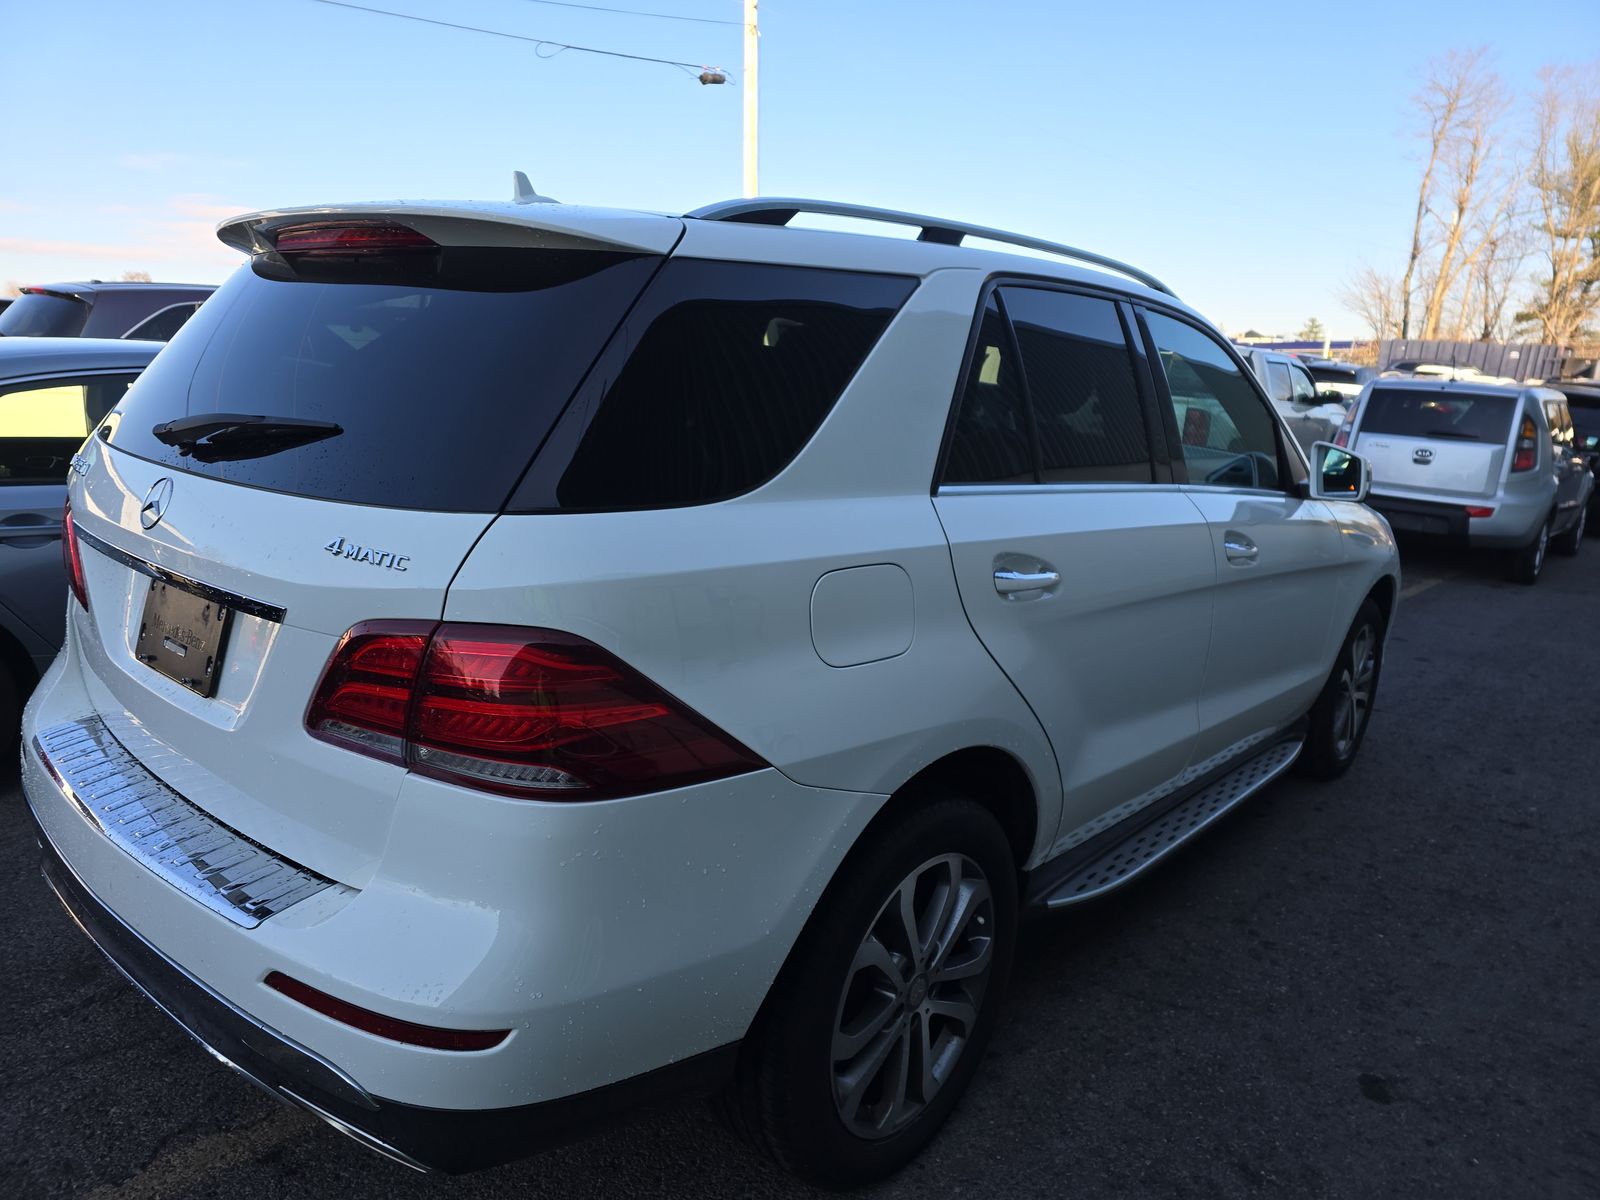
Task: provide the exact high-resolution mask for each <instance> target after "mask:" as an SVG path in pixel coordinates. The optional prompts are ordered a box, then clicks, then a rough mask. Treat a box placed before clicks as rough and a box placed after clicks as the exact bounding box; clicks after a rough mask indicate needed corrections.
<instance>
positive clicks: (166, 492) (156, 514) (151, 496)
mask: <svg viewBox="0 0 1600 1200" xmlns="http://www.w3.org/2000/svg"><path fill="white" fill-rule="evenodd" d="M171 503H172V477H171V476H170V475H163V476H162V477H161V478H160V479H158V480H156V481H155V482H154V483H152V484H151V485H150V490H149V491H148V492H146V493H145V494H144V507H143V508H141V509H140V510H139V524H141V525H143V526H144V527H145V528H146V529H154V528H155V527H156V526H157V525H159V524H160V523H161V518H162V517H164V516H166V515H167V505H169V504H171Z"/></svg>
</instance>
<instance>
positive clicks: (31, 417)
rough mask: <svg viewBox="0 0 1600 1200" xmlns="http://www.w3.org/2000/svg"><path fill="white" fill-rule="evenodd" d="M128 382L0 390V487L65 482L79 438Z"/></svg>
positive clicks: (111, 378)
mask: <svg viewBox="0 0 1600 1200" xmlns="http://www.w3.org/2000/svg"><path fill="white" fill-rule="evenodd" d="M134 378H135V376H134V375H133V374H132V373H129V374H125V375H91V376H86V377H82V378H57V379H50V380H33V381H32V382H29V383H23V384H16V385H12V386H10V387H5V388H0V485H4V484H8V483H65V482H66V480H67V464H68V463H69V462H70V461H71V459H72V456H73V454H75V453H76V452H77V450H78V447H79V446H81V445H82V444H83V439H84V437H85V436H86V435H87V434H88V432H89V430H90V429H92V428H93V427H94V426H95V425H96V424H97V423H98V422H99V421H100V420H101V418H103V417H104V416H105V415H106V413H108V412H110V411H111V409H112V407H113V406H114V405H115V404H116V403H117V401H118V400H120V399H122V394H123V393H124V392H126V391H127V390H128V385H129V384H131V383H132V382H133V381H134Z"/></svg>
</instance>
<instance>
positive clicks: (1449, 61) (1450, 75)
mask: <svg viewBox="0 0 1600 1200" xmlns="http://www.w3.org/2000/svg"><path fill="white" fill-rule="evenodd" d="M1486 53H1487V51H1486V50H1485V48H1483V47H1479V48H1478V49H1476V50H1468V51H1462V50H1452V51H1451V52H1450V53H1449V54H1446V55H1445V56H1444V57H1443V58H1436V59H1434V60H1433V61H1432V62H1430V63H1429V64H1428V78H1427V81H1426V82H1425V83H1424V84H1423V85H1422V90H1421V91H1420V92H1418V93H1417V94H1416V95H1415V96H1414V97H1413V98H1412V99H1413V102H1414V103H1415V104H1416V106H1417V108H1418V109H1420V110H1421V112H1422V117H1423V120H1424V123H1425V124H1426V126H1427V131H1426V134H1425V136H1426V137H1427V139H1428V162H1427V166H1425V167H1424V168H1423V170H1422V182H1421V183H1420V184H1418V186H1417V211H1416V215H1415V216H1414V217H1413V218H1412V222H1411V253H1410V255H1409V257H1407V259H1406V270H1405V274H1404V275H1402V276H1401V277H1400V336H1401V337H1409V336H1410V335H1411V297H1412V291H1413V285H1414V283H1415V280H1416V274H1417V267H1418V264H1419V263H1421V261H1422V256H1423V254H1424V253H1425V252H1426V251H1427V249H1428V242H1427V239H1426V233H1427V230H1428V215H1429V213H1430V211H1431V209H1432V204H1433V194H1434V186H1435V182H1436V177H1437V175H1438V173H1439V160H1440V158H1441V157H1442V156H1443V155H1444V154H1445V153H1446V151H1447V148H1448V147H1449V146H1450V144H1451V143H1452V141H1453V140H1454V139H1455V137H1456V127H1457V125H1458V124H1459V122H1460V120H1461V110H1462V106H1463V104H1464V103H1466V102H1467V101H1468V100H1469V95H1468V94H1469V92H1470V91H1471V85H1472V84H1473V82H1474V81H1475V79H1476V78H1477V76H1478V75H1479V73H1480V72H1481V71H1482V70H1483V69H1484V68H1483V62H1484V58H1485V54H1486Z"/></svg>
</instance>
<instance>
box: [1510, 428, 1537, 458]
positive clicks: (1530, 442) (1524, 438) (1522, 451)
mask: <svg viewBox="0 0 1600 1200" xmlns="http://www.w3.org/2000/svg"><path fill="white" fill-rule="evenodd" d="M1538 465H1539V427H1538V426H1537V425H1535V424H1534V423H1533V418H1532V417H1523V418H1522V428H1521V429H1520V430H1519V431H1518V433H1517V453H1516V457H1514V458H1513V459H1512V460H1511V469H1512V470H1513V471H1531V470H1533V468H1534V467H1536V466H1538Z"/></svg>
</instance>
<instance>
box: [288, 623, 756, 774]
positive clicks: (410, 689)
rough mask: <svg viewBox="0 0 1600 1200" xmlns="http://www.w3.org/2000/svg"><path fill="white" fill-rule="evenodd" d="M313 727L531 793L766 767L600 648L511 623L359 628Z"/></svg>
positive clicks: (326, 679) (335, 662)
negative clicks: (513, 625) (508, 624)
mask: <svg viewBox="0 0 1600 1200" xmlns="http://www.w3.org/2000/svg"><path fill="white" fill-rule="evenodd" d="M306 728H307V730H308V731H309V732H310V733H311V735H312V736H313V737H317V738H321V739H322V740H323V741H327V742H332V743H334V744H335V745H340V746H343V747H345V748H346V749H350V750H357V751H359V752H361V753H363V754H370V755H373V756H374V757H377V758H383V759H387V760H389V761H390V762H396V763H403V764H405V765H406V766H408V767H410V768H411V769H412V770H413V771H416V772H417V773H419V774H423V775H429V776H432V777H434V778H437V779H444V780H447V781H449V782H451V783H456V784H461V785H464V786H467V787H472V788H478V789H481V790H484V791H492V792H498V793H500V794H502V795H508V796H520V797H524V798H527V799H542V800H602V799H614V798H617V797H619V796H635V795H639V794H641V793H644V792H657V791H665V790H666V789H668V788H674V787H683V786H686V785H688V784H691V783H704V782H706V781H708V780H712V779H721V778H724V777H726V776H729V775H738V774H742V773H743V772H746V771H754V770H758V769H760V768H761V767H764V766H765V765H766V764H765V763H764V762H763V761H762V760H761V759H759V758H758V757H757V756H756V755H755V754H753V753H752V752H751V751H750V750H748V749H746V748H745V747H744V746H742V745H740V744H739V743H738V742H737V741H735V740H734V739H733V738H731V737H729V736H728V735H727V734H726V733H724V732H722V731H721V730H720V729H717V728H716V727H715V726H713V725H712V724H710V723H709V722H708V721H706V720H705V719H704V718H703V717H701V716H700V715H699V714H698V713H695V712H694V711H692V710H691V709H689V708H688V707H686V706H685V705H683V704H682V703H680V702H679V701H678V700H677V699H675V698H674V697H672V696H670V695H668V694H667V693H666V692H664V691H662V690H661V689H660V688H658V687H657V686H656V685H655V684H653V683H651V682H650V681H649V680H648V679H646V678H645V677H644V676H643V675H641V674H639V673H638V672H637V671H635V670H633V669H632V668H631V667H629V666H628V665H627V664H625V663H623V662H622V661H621V660H619V659H617V658H616V657H614V656H613V655H611V654H610V653H608V652H607V651H605V650H603V649H601V648H600V647H599V646H596V645H595V644H594V643H593V642H590V641H586V640H585V639H583V638H580V637H576V636H574V635H573V634H569V633H561V632H558V631H556V630H553V629H527V628H520V627H512V626H505V625H467V624H443V625H419V624H417V623H415V622H402V621H369V622H366V623H364V624H361V625H357V626H356V627H355V628H353V629H352V630H350V632H349V633H347V634H346V635H345V636H344V638H343V639H341V641H340V643H339V646H338V647H337V648H336V649H335V650H334V653H333V657H332V658H331V659H330V660H329V663H328V667H327V670H326V671H324V672H323V677H322V682H321V683H320V684H319V685H318V687H317V691H316V694H315V695H314V696H313V697H312V701H311V706H310V708H309V709H307V711H306Z"/></svg>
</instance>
